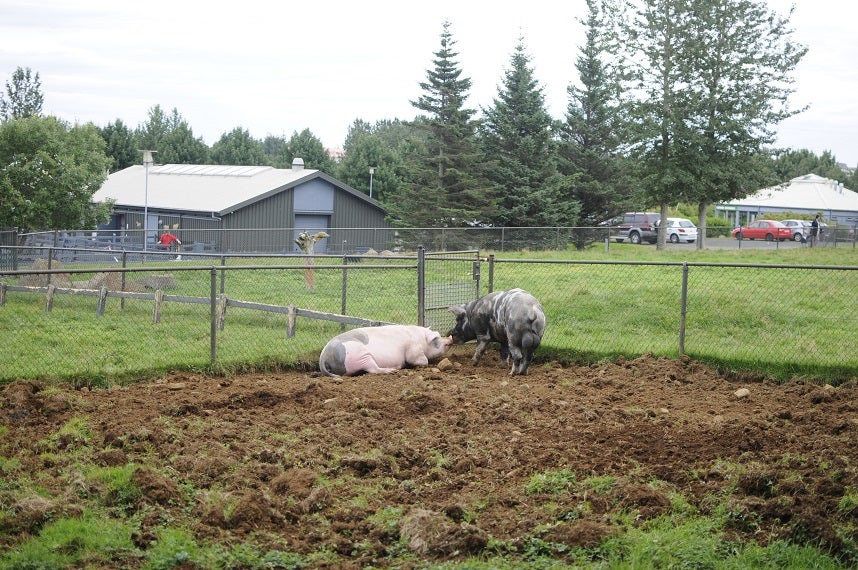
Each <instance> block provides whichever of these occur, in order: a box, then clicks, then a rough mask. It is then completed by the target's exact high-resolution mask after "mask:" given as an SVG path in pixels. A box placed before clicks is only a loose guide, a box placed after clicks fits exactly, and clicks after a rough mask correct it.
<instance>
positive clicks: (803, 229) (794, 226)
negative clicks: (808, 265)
mask: <svg viewBox="0 0 858 570" xmlns="http://www.w3.org/2000/svg"><path fill="white" fill-rule="evenodd" d="M781 223H782V224H783V225H785V226H788V227H789V228H790V229H791V230H792V240H793V241H801V240H802V238H807V237H810V222H808V221H807V220H781Z"/></svg>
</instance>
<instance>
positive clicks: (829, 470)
mask: <svg viewBox="0 0 858 570" xmlns="http://www.w3.org/2000/svg"><path fill="white" fill-rule="evenodd" d="M472 353H473V347H471V346H468V345H465V346H463V347H456V348H455V349H454V350H453V352H452V353H451V354H450V355H449V361H450V362H449V363H443V364H444V365H447V364H449V365H450V366H449V367H447V366H442V367H438V366H437V365H436V366H433V367H430V368H424V369H414V370H402V371H399V372H396V373H394V374H391V375H364V376H359V377H354V378H343V379H334V378H328V377H323V376H319V375H318V373H316V372H300V371H296V372H286V373H278V374H247V375H239V376H232V377H209V376H203V375H195V374H188V373H180V374H173V375H169V376H166V377H163V378H160V379H158V380H156V381H151V382H140V383H136V384H132V385H128V386H124V387H118V386H117V387H114V388H111V389H106V390H87V389H82V390H73V389H71V388H70V387H69V388H60V389H57V388H56V387H52V386H46V385H43V384H41V383H38V382H29V381H20V382H14V383H11V384H8V385H6V386H4V387H2V389H0V426H5V427H6V428H8V431H7V433H5V434H4V435H3V437H2V442H3V444H2V454H3V455H4V456H5V457H6V458H7V459H17V460H18V461H20V470H16V469H14V468H10V472H9V473H6V476H7V477H9V478H10V480H11V479H15V478H16V477H20V478H21V479H25V478H26V477H31V478H32V480H33V481H38V485H39V486H40V487H41V489H43V492H42V494H41V496H42V499H41V501H39V500H36V499H35V498H33V497H29V498H28V497H26V496H24V497H22V496H21V491H20V490H17V491H15V490H14V489H10V488H9V487H10V486H6V487H4V488H2V489H0V503H2V506H3V508H4V509H5V512H6V513H7V516H6V518H5V519H4V526H5V527H6V528H4V529H0V530H3V532H2V533H0V551H2V550H4V549H5V548H8V547H12V546H14V545H15V544H16V543H18V542H19V541H21V540H24V539H26V538H27V537H28V536H31V535H35V534H38V531H39V529H40V528H41V527H42V525H43V524H44V523H45V522H47V521H48V520H51V519H52V518H56V517H58V516H61V515H66V516H73V515H74V514H75V513H78V512H80V511H81V510H82V509H83V508H84V507H86V504H87V501H93V500H96V501H99V502H100V504H102V505H106V508H107V509H108V511H109V509H110V508H111V505H114V507H113V508H115V509H116V510H117V511H118V510H119V509H120V508H121V509H124V516H129V515H134V514H136V515H138V516H139V518H140V521H141V522H140V526H139V530H138V532H136V533H135V535H134V541H135V544H137V546H138V547H139V548H141V549H143V550H145V549H146V548H148V547H149V546H150V545H151V544H152V543H153V541H154V540H155V539H156V538H157V533H158V530H159V528H160V527H161V525H164V524H173V525H177V526H181V525H187V526H188V527H189V528H191V529H192V530H193V532H194V534H195V536H196V537H197V540H198V541H200V542H201V543H207V542H210V541H212V542H221V543H233V544H234V543H239V542H247V541H251V542H253V543H255V544H257V545H259V546H260V547H261V548H263V549H286V548H288V549H289V550H291V551H292V552H296V553H301V554H309V553H312V552H319V551H321V550H328V551H330V552H331V553H332V556H335V557H336V561H335V562H330V565H331V566H337V567H355V568H357V567H364V566H367V565H375V566H384V565H385V564H386V562H385V561H391V560H394V559H395V557H396V556H397V550H396V549H397V548H399V549H402V548H404V547H403V544H404V545H407V549H408V550H409V551H410V554H409V555H413V556H417V557H418V558H423V559H426V560H435V561H440V560H462V559H464V558H465V557H467V556H468V555H473V554H480V553H483V554H491V552H488V551H487V549H488V548H490V545H491V544H493V543H495V544H496V543H497V541H502V542H504V543H506V544H507V545H510V546H515V545H518V546H522V545H524V544H525V543H527V541H529V540H532V539H534V538H538V539H541V540H543V541H545V542H546V543H550V544H554V545H566V546H569V547H574V546H589V547H592V546H595V545H597V544H598V543H599V541H601V540H603V539H605V538H606V537H609V536H612V535H614V534H615V533H617V532H621V530H620V529H621V525H620V524H619V521H620V520H623V517H624V516H625V517H626V518H625V519H624V520H626V521H627V520H629V518H628V517H631V518H632V520H634V521H635V524H644V523H645V522H646V521H648V520H651V519H653V518H654V517H657V516H659V515H660V514H663V513H665V512H668V511H669V510H670V509H671V508H672V505H673V503H672V502H673V501H674V500H675V499H676V497H677V496H680V495H681V496H682V497H684V498H685V500H686V501H687V502H688V503H690V505H691V506H692V507H693V508H695V509H696V510H698V511H699V512H701V513H704V514H705V513H710V512H712V511H713V510H714V509H716V508H719V506H724V505H726V506H727V507H728V508H729V512H730V513H731V514H730V517H729V523H728V525H727V533H728V535H729V536H730V537H731V538H736V539H739V540H745V541H758V542H761V543H766V542H768V541H773V540H778V539H792V540H797V541H800V542H802V543H809V544H814V545H819V546H822V547H823V548H824V549H825V550H826V551H828V550H830V551H831V552H832V553H833V554H835V555H839V556H841V557H846V558H847V559H848V557H849V554H848V552H849V551H850V548H847V545H848V544H850V543H851V544H852V545H853V546H854V542H855V541H856V540H858V534H856V531H855V528H858V509H856V507H855V506H854V502H855V501H854V500H855V498H856V492H858V451H856V442H858V399H856V396H857V395H858V394H856V384H855V382H850V383H846V384H844V385H842V386H838V387H831V386H821V385H818V384H814V383H812V382H808V381H802V380H794V381H790V382H788V383H785V384H780V385H779V384H776V383H774V382H771V381H768V380H766V379H764V378H758V377H749V376H738V375H737V376H732V377H730V376H724V375H721V374H718V373H716V372H715V371H713V370H712V369H710V368H708V367H706V366H703V365H701V364H699V363H697V362H694V361H692V360H671V359H657V358H653V357H650V356H644V357H641V358H639V359H636V360H633V361H618V362H615V363H608V364H599V365H591V366H579V365H571V366H566V367H564V366H561V365H559V364H557V363H535V364H534V365H532V367H531V369H530V374H529V375H528V376H525V377H520V376H519V377H509V376H508V375H507V373H506V368H505V367H504V366H503V365H502V364H501V363H500V362H499V360H498V358H497V354H496V352H492V354H491V355H490V354H489V353H487V354H486V356H485V357H484V359H483V361H482V362H481V363H480V365H479V366H477V367H473V366H472V365H471V363H470V361H469V358H470V355H471V354H472ZM72 418H85V421H86V425H87V426H88V427H89V430H90V433H89V434H88V435H85V436H81V435H80V434H76V433H75V432H73V431H71V430H68V429H66V430H63V429H61V428H63V426H67V425H68V422H69V420H71V419H72ZM70 431H71V433H70ZM46 451H49V453H46ZM87 454H88V455H87ZM82 461H83V462H86V461H90V462H92V464H94V465H100V466H122V465H127V464H133V465H135V466H136V467H135V470H134V473H133V478H132V481H133V482H134V483H135V484H136V485H137V486H138V487H139V488H140V489H141V490H142V494H141V495H140V496H139V497H134V498H133V500H132V501H131V502H130V503H129V502H125V503H123V502H122V501H121V500H120V499H117V498H115V497H113V498H111V497H110V493H109V490H107V489H104V488H101V487H100V486H99V485H100V483H99V482H98V481H96V480H93V479H92V478H88V477H86V476H85V475H84V474H82V469H81V466H80V464H81V462H82ZM7 465H10V463H9V462H8V461H7ZM22 472H26V473H28V475H26V476H24V475H22ZM557 481H560V485H561V486H560V488H557V486H556V485H557ZM552 485H554V486H553V487H552ZM46 496H47V499H46V498H45V497H46ZM844 497H851V499H852V506H851V507H847V508H844V507H843V502H842V501H843V500H844ZM111 501H112V502H111ZM673 506H675V505H673ZM844 528H845V529H852V530H851V531H849V532H851V533H852V534H851V535H848V536H844V535H843V534H842V529H844ZM838 529H840V533H841V534H840V535H838ZM844 538H845V539H846V540H845V542H844ZM561 550H562V549H561ZM561 550H558V552H560V551H561ZM561 556H562V555H561ZM388 563H389V562H388ZM322 565H324V564H322Z"/></svg>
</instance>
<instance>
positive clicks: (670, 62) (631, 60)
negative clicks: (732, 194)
mask: <svg viewBox="0 0 858 570" xmlns="http://www.w3.org/2000/svg"><path fill="white" fill-rule="evenodd" d="M625 7H626V8H628V12H629V13H630V16H629V17H626V14H627V12H626V11H625V10H620V11H617V12H616V14H615V15H616V16H617V17H618V22H619V35H618V36H617V41H618V43H617V44H615V48H618V49H617V55H618V57H619V63H620V65H621V66H622V68H623V79H624V85H623V89H624V92H627V93H633V94H635V98H634V99H632V100H630V101H628V102H627V106H626V110H627V111H628V116H627V125H628V129H627V130H626V131H625V132H627V133H628V135H629V139H630V150H631V152H632V154H633V156H634V157H635V158H636V160H637V167H638V168H637V176H638V177H639V179H640V181H641V185H642V187H643V188H644V189H645V194H644V196H645V202H646V204H644V206H646V205H648V204H659V205H660V209H661V217H662V218H665V217H667V214H668V206H669V205H670V204H675V203H677V202H679V201H682V200H683V199H685V198H686V194H685V191H686V190H687V189H688V188H690V187H691V185H692V184H693V182H694V176H693V174H692V172H691V167H690V162H693V161H694V160H697V159H698V158H699V157H697V156H689V151H690V150H691V149H693V143H692V138H693V137H692V134H693V133H692V132H691V131H690V130H689V128H688V126H687V122H686V121H687V119H688V117H689V115H690V105H691V99H692V94H691V93H690V91H689V89H688V86H689V85H690V84H691V82H692V81H693V77H692V74H693V68H692V66H691V64H690V55H691V53H690V50H689V45H690V42H691V40H692V37H693V34H694V33H695V31H696V30H695V29H694V27H693V26H692V16H693V13H692V12H693V10H692V7H691V6H690V5H689V4H687V3H684V2H674V1H671V0H640V1H639V2H638V1H636V0H629V1H628V2H627V3H626V5H625ZM664 227H665V226H664V224H662V225H661V227H660V228H659V232H658V248H664V244H665V231H664Z"/></svg>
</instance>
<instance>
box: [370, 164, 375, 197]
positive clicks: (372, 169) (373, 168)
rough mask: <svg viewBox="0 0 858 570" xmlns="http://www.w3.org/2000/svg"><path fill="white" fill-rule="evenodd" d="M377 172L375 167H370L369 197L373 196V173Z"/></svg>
mask: <svg viewBox="0 0 858 570" xmlns="http://www.w3.org/2000/svg"><path fill="white" fill-rule="evenodd" d="M373 174H375V167H374V166H370V167H369V197H370V198H372V175H373Z"/></svg>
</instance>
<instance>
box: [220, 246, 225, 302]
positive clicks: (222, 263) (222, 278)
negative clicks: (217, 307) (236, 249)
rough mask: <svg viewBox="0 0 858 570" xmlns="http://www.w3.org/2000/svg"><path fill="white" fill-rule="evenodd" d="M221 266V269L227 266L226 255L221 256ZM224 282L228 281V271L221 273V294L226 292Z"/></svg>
mask: <svg viewBox="0 0 858 570" xmlns="http://www.w3.org/2000/svg"><path fill="white" fill-rule="evenodd" d="M220 265H221V267H225V266H226V256H225V255H221V256H220ZM224 281H226V271H223V270H221V272H220V292H221V294H222V293H223V292H224V291H225V285H224Z"/></svg>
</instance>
